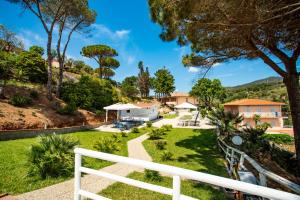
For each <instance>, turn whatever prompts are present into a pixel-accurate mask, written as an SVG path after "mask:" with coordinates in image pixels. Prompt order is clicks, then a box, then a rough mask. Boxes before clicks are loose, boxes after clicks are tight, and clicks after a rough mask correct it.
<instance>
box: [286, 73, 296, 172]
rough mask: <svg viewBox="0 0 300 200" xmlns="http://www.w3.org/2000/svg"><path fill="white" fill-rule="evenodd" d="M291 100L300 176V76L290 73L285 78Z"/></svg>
mask: <svg viewBox="0 0 300 200" xmlns="http://www.w3.org/2000/svg"><path fill="white" fill-rule="evenodd" d="M283 81H284V84H285V85H286V88H287V93H288V97H289V102H290V110H291V115H292V122H293V129H294V138H295V148H296V155H297V165H298V167H297V169H298V171H297V174H298V176H300V141H299V140H300V86H299V76H298V75H297V74H289V75H287V76H286V77H285V78H284V79H283Z"/></svg>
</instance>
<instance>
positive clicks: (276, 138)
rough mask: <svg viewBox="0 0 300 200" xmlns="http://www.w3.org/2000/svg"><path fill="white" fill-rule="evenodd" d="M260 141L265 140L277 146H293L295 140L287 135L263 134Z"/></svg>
mask: <svg viewBox="0 0 300 200" xmlns="http://www.w3.org/2000/svg"><path fill="white" fill-rule="evenodd" d="M261 138H262V139H266V140H269V141H272V142H275V143H277V144H293V143H294V141H295V139H294V138H293V137H292V136H289V135H287V134H264V135H262V136H261Z"/></svg>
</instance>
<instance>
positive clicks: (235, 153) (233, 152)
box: [218, 138, 300, 194]
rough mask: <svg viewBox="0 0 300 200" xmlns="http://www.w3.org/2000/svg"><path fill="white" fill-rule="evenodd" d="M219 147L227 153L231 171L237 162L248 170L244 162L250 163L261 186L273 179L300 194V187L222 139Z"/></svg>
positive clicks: (226, 156)
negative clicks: (256, 173)
mask: <svg viewBox="0 0 300 200" xmlns="http://www.w3.org/2000/svg"><path fill="white" fill-rule="evenodd" d="M218 144H219V147H220V148H221V149H222V151H223V152H224V153H225V158H226V160H227V161H228V162H229V171H230V172H232V170H233V164H234V162H235V161H238V162H239V165H238V166H239V168H240V169H246V167H245V166H244V162H245V161H247V162H249V163H250V164H251V165H252V167H254V169H255V170H256V171H257V172H258V174H259V183H260V185H261V186H267V178H269V179H272V180H273V181H275V182H277V183H279V184H280V185H282V186H284V187H286V188H289V189H291V190H293V191H294V192H296V193H298V194H300V186H299V185H298V184H295V183H293V182H291V181H289V180H287V179H285V178H283V177H281V176H278V175H277V174H274V173H273V172H270V171H268V170H266V169H264V168H263V167H261V166H260V165H259V164H258V163H257V162H256V161H255V160H254V159H252V158H251V157H250V156H248V155H247V154H246V153H244V152H242V151H240V150H238V149H235V148H233V147H231V146H229V145H227V144H226V143H225V142H224V141H223V140H222V139H220V138H218Z"/></svg>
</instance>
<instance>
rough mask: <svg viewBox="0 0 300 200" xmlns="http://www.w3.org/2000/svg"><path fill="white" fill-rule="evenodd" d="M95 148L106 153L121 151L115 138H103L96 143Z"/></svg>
mask: <svg viewBox="0 0 300 200" xmlns="http://www.w3.org/2000/svg"><path fill="white" fill-rule="evenodd" d="M94 148H95V149H97V150H98V151H101V152H105V153H113V152H115V151H119V150H120V149H121V148H120V146H119V145H118V141H117V140H116V139H115V138H114V137H109V138H102V139H100V140H98V141H96V143H95V144H94Z"/></svg>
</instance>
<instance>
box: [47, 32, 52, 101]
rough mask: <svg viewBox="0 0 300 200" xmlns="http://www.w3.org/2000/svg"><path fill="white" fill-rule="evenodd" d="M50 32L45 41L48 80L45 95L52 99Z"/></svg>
mask: <svg viewBox="0 0 300 200" xmlns="http://www.w3.org/2000/svg"><path fill="white" fill-rule="evenodd" d="M51 43H52V33H48V42H47V56H48V58H47V61H48V69H47V71H48V82H47V97H48V99H49V100H52V54H51Z"/></svg>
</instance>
